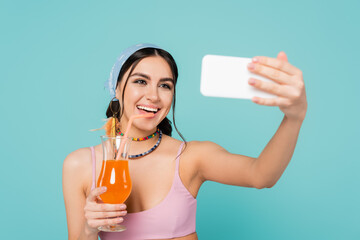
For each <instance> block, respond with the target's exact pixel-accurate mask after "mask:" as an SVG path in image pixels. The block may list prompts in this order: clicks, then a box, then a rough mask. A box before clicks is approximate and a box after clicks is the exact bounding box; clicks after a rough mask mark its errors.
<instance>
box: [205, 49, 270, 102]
mask: <svg viewBox="0 0 360 240" xmlns="http://www.w3.org/2000/svg"><path fill="white" fill-rule="evenodd" d="M250 62H251V58H241V57H228V56H219V55H205V56H204V57H203V59H202V66H201V82H200V92H201V94H202V95H204V96H209V97H224V98H243V99H251V98H253V97H254V96H257V97H262V98H274V97H276V96H275V95H273V94H270V93H267V92H264V91H260V90H258V89H256V88H255V87H253V86H251V85H249V83H248V80H249V78H256V79H260V80H263V81H272V80H270V79H268V78H265V77H263V76H260V75H257V74H254V73H251V72H250V71H249V70H248V69H247V65H248V63H250Z"/></svg>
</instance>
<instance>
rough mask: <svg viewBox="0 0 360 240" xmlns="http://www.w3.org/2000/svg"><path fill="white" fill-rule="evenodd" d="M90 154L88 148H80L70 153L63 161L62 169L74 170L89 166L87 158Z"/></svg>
mask: <svg viewBox="0 0 360 240" xmlns="http://www.w3.org/2000/svg"><path fill="white" fill-rule="evenodd" d="M90 154H91V150H90V149H89V148H80V149H77V150H75V151H73V152H71V153H70V154H69V155H67V156H66V158H65V160H64V165H63V167H64V169H65V168H66V169H74V170H76V169H82V168H83V167H85V166H87V165H89V163H90V162H89V161H90V160H91V159H90V158H89V156H90Z"/></svg>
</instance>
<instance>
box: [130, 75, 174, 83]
mask: <svg viewBox="0 0 360 240" xmlns="http://www.w3.org/2000/svg"><path fill="white" fill-rule="evenodd" d="M133 76H139V77H143V78H146V79H148V80H150V77H149V76H148V75H146V74H144V73H133V74H131V76H130V77H133ZM169 81H170V82H172V83H174V79H172V78H161V79H160V82H169Z"/></svg>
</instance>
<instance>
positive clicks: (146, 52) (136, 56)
mask: <svg viewBox="0 0 360 240" xmlns="http://www.w3.org/2000/svg"><path fill="white" fill-rule="evenodd" d="M152 56H160V57H162V58H163V59H164V60H165V61H166V62H167V63H168V64H169V67H170V69H171V72H172V74H173V79H174V85H175V86H176V83H177V78H178V69H177V66H176V63H175V60H174V58H173V57H172V56H171V55H170V53H168V52H167V51H165V50H162V49H158V48H143V49H140V50H138V51H136V52H135V53H133V54H132V55H131V56H130V57H129V58H128V59H127V60H126V61H125V63H124V64H123V66H122V67H121V70H120V73H119V76H118V78H117V83H116V87H117V86H118V85H119V83H120V81H121V79H122V78H123V76H124V75H125V73H126V71H127V70H128V69H130V68H131V69H130V72H129V75H128V77H127V79H126V80H125V84H124V90H123V92H122V102H124V92H125V88H126V84H127V82H128V80H129V76H130V75H131V73H132V72H133V70H134V69H135V67H136V66H137V64H138V63H139V62H140V61H141V60H142V59H144V58H146V57H152ZM175 86H174V95H173V101H172V108H173V111H172V113H173V114H172V115H173V124H174V127H175V130H176V132H177V133H178V134H179V136H180V137H181V138H182V139H183V140H184V142H185V139H184V137H183V135H182V134H181V133H180V132H179V130H178V129H177V127H176V124H175V99H176V90H175V89H176V88H175ZM110 104H111V106H110V105H109V107H108V109H107V110H106V116H107V117H108V118H109V117H112V116H113V111H114V112H116V114H115V116H116V117H117V118H118V119H120V118H121V116H122V114H123V112H124V109H123V108H122V109H121V106H120V102H119V101H111V102H110ZM110 107H111V108H110ZM111 109H112V110H113V111H112V110H111ZM158 128H159V129H160V130H161V131H162V132H163V133H164V134H166V135H169V136H171V133H172V126H171V121H170V120H169V119H168V118H167V117H165V118H164V119H163V120H162V121H161V122H160V124H159V125H158Z"/></svg>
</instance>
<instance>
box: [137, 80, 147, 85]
mask: <svg viewBox="0 0 360 240" xmlns="http://www.w3.org/2000/svg"><path fill="white" fill-rule="evenodd" d="M134 83H139V84H142V85H145V84H146V81H145V80H142V79H138V80H135V81H134Z"/></svg>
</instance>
